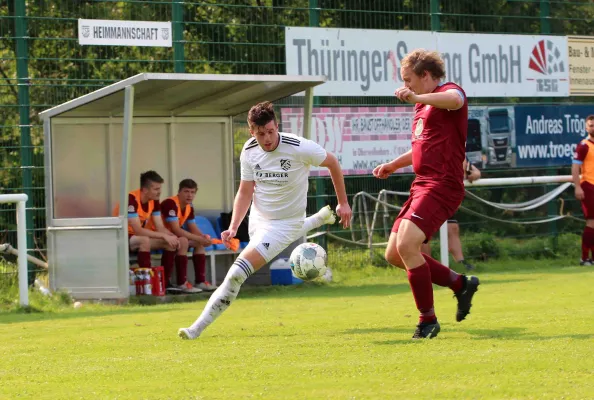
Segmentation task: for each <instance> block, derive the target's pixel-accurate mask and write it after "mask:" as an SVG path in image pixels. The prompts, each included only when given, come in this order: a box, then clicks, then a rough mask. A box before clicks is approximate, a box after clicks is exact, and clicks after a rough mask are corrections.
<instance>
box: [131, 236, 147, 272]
mask: <svg viewBox="0 0 594 400" xmlns="http://www.w3.org/2000/svg"><path fill="white" fill-rule="evenodd" d="M128 241H129V242H128V243H129V247H130V251H138V256H137V258H138V266H139V267H140V268H150V267H151V242H150V238H149V237H148V236H136V235H133V236H130V238H129V239H128Z"/></svg>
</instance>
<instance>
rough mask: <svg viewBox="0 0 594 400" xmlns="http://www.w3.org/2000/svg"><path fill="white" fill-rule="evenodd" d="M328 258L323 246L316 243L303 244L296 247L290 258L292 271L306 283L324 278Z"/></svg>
mask: <svg viewBox="0 0 594 400" xmlns="http://www.w3.org/2000/svg"><path fill="white" fill-rule="evenodd" d="M327 261H328V256H327V255H326V250H324V249H323V248H322V246H320V245H318V244H315V243H302V244H300V245H299V246H297V247H295V249H294V250H293V252H292V253H291V257H289V262H290V263H291V270H293V273H294V274H295V276H296V277H297V278H299V279H303V280H304V281H311V280H314V279H316V278H319V277H322V276H324V274H325V273H326V270H327V267H326V262H327Z"/></svg>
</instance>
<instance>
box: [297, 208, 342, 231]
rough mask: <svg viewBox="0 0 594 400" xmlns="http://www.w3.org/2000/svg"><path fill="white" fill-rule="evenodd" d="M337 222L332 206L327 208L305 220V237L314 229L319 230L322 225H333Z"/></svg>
mask: <svg viewBox="0 0 594 400" xmlns="http://www.w3.org/2000/svg"><path fill="white" fill-rule="evenodd" d="M335 222H336V214H335V213H334V211H332V208H331V207H330V206H325V207H322V208H321V209H320V211H318V212H317V213H315V214H314V215H311V216H309V217H307V218H305V221H304V222H303V235H305V234H306V233H307V232H309V231H311V230H312V229H316V228H319V227H320V226H322V225H333V224H334V223H335Z"/></svg>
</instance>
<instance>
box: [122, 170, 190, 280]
mask: <svg viewBox="0 0 594 400" xmlns="http://www.w3.org/2000/svg"><path fill="white" fill-rule="evenodd" d="M162 185H163V178H162V177H161V176H160V175H159V174H158V173H157V172H155V171H146V172H143V173H142V174H140V189H138V190H135V191H132V192H130V193H129V194H128V241H129V247H130V251H136V250H138V266H139V267H141V268H150V266H151V250H155V249H164V250H166V251H165V252H164V253H163V259H162V264H163V267H164V269H167V268H169V269H171V268H173V259H172V258H171V259H169V258H167V257H166V256H165V253H167V251H169V252H173V256H174V257H175V251H176V250H177V249H178V248H179V240H178V239H177V237H176V236H175V235H174V234H172V233H171V232H169V231H168V230H167V229H165V227H164V226H163V222H162V221H161V207H160V203H159V198H160V197H161V186H162ZM118 214H119V206H116V208H115V210H114V215H118Z"/></svg>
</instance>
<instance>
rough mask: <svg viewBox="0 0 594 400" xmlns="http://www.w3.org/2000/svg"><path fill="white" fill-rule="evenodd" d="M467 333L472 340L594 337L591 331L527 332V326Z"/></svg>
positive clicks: (475, 330) (466, 330)
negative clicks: (576, 332)
mask: <svg viewBox="0 0 594 400" xmlns="http://www.w3.org/2000/svg"><path fill="white" fill-rule="evenodd" d="M464 331H465V332H466V333H468V334H469V335H471V337H470V339H471V340H492V339H500V340H529V341H539V340H554V339H579V340H586V339H592V338H594V334H591V333H578V334H560V335H549V336H543V335H539V334H538V333H535V332H527V331H526V328H520V327H504V328H499V329H465V330H464Z"/></svg>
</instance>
